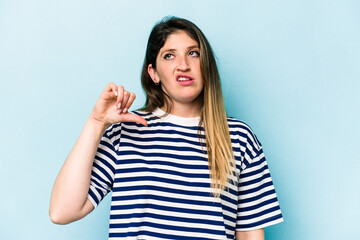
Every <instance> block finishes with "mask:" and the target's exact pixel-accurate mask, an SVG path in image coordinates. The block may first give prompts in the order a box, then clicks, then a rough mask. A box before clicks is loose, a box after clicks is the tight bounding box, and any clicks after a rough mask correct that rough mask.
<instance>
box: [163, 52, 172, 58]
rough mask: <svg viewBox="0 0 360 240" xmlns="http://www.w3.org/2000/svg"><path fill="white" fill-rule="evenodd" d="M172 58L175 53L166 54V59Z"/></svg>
mask: <svg viewBox="0 0 360 240" xmlns="http://www.w3.org/2000/svg"><path fill="white" fill-rule="evenodd" d="M172 58H174V55H173V54H171V53H167V54H165V55H164V59H172Z"/></svg>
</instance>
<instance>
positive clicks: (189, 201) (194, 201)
mask: <svg viewBox="0 0 360 240" xmlns="http://www.w3.org/2000/svg"><path fill="white" fill-rule="evenodd" d="M193 197H194V198H193V199H183V198H174V197H171V196H169V197H166V196H158V195H153V194H137V195H126V196H113V198H112V199H113V201H129V200H142V199H149V200H150V199H151V200H158V201H166V202H167V203H169V205H171V204H173V203H182V204H190V205H194V207H195V206H196V205H198V206H219V204H220V203H216V202H211V201H201V200H198V199H196V197H198V196H195V195H194V196H193ZM132 205H133V204H129V205H128V206H132ZM117 207H119V208H121V209H122V208H123V207H124V206H111V210H116V209H118V208H117ZM172 209H173V208H172ZM179 209H182V208H179ZM173 210H174V209H173ZM181 211H182V210H181ZM192 211H193V210H192Z"/></svg>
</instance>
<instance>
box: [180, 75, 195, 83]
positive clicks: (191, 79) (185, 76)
mask: <svg viewBox="0 0 360 240" xmlns="http://www.w3.org/2000/svg"><path fill="white" fill-rule="evenodd" d="M181 77H184V78H189V79H190V80H189V81H194V79H193V78H192V77H190V76H188V75H183V74H179V75H176V81H177V80H178V79H179V78H181ZM186 82H187V81H186Z"/></svg>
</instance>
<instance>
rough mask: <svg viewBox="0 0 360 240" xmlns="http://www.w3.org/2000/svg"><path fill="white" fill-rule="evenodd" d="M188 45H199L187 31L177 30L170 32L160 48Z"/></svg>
mask: <svg viewBox="0 0 360 240" xmlns="http://www.w3.org/2000/svg"><path fill="white" fill-rule="evenodd" d="M189 46H197V47H198V46H199V44H198V43H197V41H196V40H195V39H193V38H192V37H191V36H190V35H189V34H188V33H187V32H185V31H182V30H179V31H176V32H174V33H171V34H170V35H169V36H168V37H167V38H166V41H165V44H164V46H163V47H162V49H167V48H171V49H177V48H181V47H189Z"/></svg>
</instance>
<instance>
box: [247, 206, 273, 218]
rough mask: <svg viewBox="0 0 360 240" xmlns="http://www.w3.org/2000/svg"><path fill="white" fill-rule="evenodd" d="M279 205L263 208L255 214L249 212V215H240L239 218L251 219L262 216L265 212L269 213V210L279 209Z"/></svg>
mask: <svg viewBox="0 0 360 240" xmlns="http://www.w3.org/2000/svg"><path fill="white" fill-rule="evenodd" d="M279 209H280V208H279V206H275V207H272V208H269V209H265V210H264V211H261V212H258V213H255V214H251V215H247V216H241V217H240V220H249V219H253V218H258V217H261V216H264V215H265V214H268V213H271V212H275V211H277V210H279Z"/></svg>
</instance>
